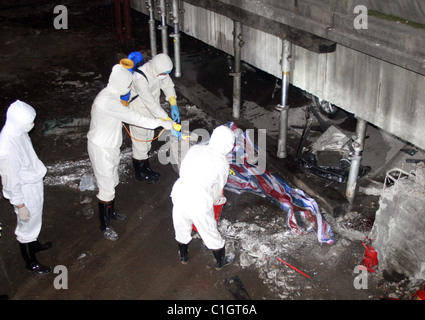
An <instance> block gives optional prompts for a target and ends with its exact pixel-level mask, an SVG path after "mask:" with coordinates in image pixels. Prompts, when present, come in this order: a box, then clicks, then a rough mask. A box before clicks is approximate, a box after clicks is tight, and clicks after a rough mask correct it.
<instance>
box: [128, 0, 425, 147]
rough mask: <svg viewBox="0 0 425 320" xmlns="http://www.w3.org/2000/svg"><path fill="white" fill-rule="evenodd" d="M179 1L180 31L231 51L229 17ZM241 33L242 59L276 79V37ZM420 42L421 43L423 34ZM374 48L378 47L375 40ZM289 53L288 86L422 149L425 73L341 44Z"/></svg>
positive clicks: (139, 5) (138, 4) (344, 4)
mask: <svg viewBox="0 0 425 320" xmlns="http://www.w3.org/2000/svg"><path fill="white" fill-rule="evenodd" d="M219 1H223V2H229V3H230V2H232V3H235V2H237V1H236V0H219ZM239 2H240V3H242V4H243V5H244V6H248V7H250V10H254V7H253V6H259V5H258V4H257V5H256V3H261V7H262V8H263V9H264V8H265V6H267V4H269V3H272V2H274V3H275V4H276V3H279V5H280V6H288V7H289V6H290V5H292V6H293V4H294V1H279V2H276V1H272V0H265V1H261V2H258V1H248V0H245V1H239ZM310 2H311V3H313V4H314V5H315V6H316V7H317V6H324V7H326V6H328V7H329V5H333V4H332V2H333V0H330V1H323V3H321V4H320V3H318V2H317V1H312V0H310ZM180 3H181V4H182V9H183V13H182V16H181V18H180V21H181V23H180V30H181V31H182V32H184V33H186V34H188V35H190V36H193V37H195V38H197V39H199V40H201V41H203V42H205V43H207V44H209V45H211V46H213V47H216V48H218V49H220V50H222V51H224V52H226V53H228V54H230V55H233V52H234V49H233V35H232V32H233V20H232V19H230V18H229V17H227V16H225V15H223V14H219V13H217V12H214V11H211V10H208V9H205V8H201V7H199V6H195V5H192V4H189V3H187V2H186V1H180ZM300 3H303V4H305V3H306V1H301V0H299V1H298V4H300ZM338 5H339V7H338V10H340V11H344V10H347V8H349V7H350V6H352V5H353V2H352V1H341V2H338ZM132 6H133V8H135V9H137V10H139V11H141V12H143V13H145V14H148V11H147V9H146V5H145V1H142V0H133V1H132ZM251 7H252V8H251ZM312 8H313V7H310V9H311V10H313V9H312ZM264 10H265V9H264ZM293 10H294V9H293ZM303 10H304V11H306V13H305V14H306V15H310V16H312V15H314V13H312V12H311V13H308V12H307V11H308V10H307V7H306V8H304V9H303ZM264 14H266V15H268V16H270V17H272V16H273V15H275V13H273V12H269V10H265V11H264ZM316 15H317V13H316ZM318 19H319V18H318ZM325 20H326V19H325ZM242 33H243V40H244V46H243V47H242V60H243V61H245V62H247V63H249V64H251V65H253V66H255V67H257V68H259V69H261V70H263V71H266V72H268V73H270V74H272V75H274V76H276V77H279V78H280V77H281V74H282V73H281V55H282V40H281V38H279V37H277V36H275V35H273V34H269V33H265V32H263V31H261V30H258V29H255V28H252V27H248V26H246V25H243V26H242ZM388 33H389V34H390V33H391V30H389V31H388ZM389 34H388V35H387V36H389ZM422 41H425V37H424V39H422ZM375 46H376V47H379V46H380V45H379V43H375ZM424 52H425V51H424ZM292 57H293V59H294V60H293V62H292V72H291V78H290V82H291V83H292V84H293V85H295V86H297V87H299V88H301V89H303V90H305V91H307V92H309V93H312V94H314V95H316V96H318V97H319V98H322V99H324V100H327V101H329V102H331V103H333V104H335V105H337V106H339V107H341V108H342V109H344V110H346V111H348V112H351V113H353V114H355V115H356V116H358V117H360V118H362V119H364V120H366V121H368V122H369V123H372V124H374V125H376V126H377V127H379V128H381V129H383V130H384V131H386V132H388V133H390V134H393V135H395V136H397V137H399V138H401V139H403V140H405V141H408V142H410V143H412V144H414V145H416V146H418V147H420V148H422V149H425V139H423V129H422V123H425V90H423V88H425V76H423V75H422V74H419V73H416V72H412V71H411V70H409V69H406V68H403V67H401V66H398V65H395V64H394V63H390V62H388V61H385V60H382V59H379V58H377V57H374V56H371V55H369V54H367V53H364V52H361V51H358V50H354V49H352V48H350V47H347V46H345V45H341V44H338V45H337V47H336V51H335V52H331V53H324V54H318V53H315V52H312V51H310V50H307V49H305V48H303V47H300V46H295V45H293V46H292ZM424 59H425V57H424ZM424 64H425V60H424ZM182 72H183V73H184V70H182ZM242 90H243V88H242Z"/></svg>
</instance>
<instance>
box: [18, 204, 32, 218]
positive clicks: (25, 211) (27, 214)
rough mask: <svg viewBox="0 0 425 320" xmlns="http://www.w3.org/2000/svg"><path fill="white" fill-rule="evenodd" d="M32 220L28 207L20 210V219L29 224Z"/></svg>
mask: <svg viewBox="0 0 425 320" xmlns="http://www.w3.org/2000/svg"><path fill="white" fill-rule="evenodd" d="M30 218H31V214H30V211H29V210H28V208H27V207H25V206H23V207H21V208H18V219H19V220H21V221H23V222H27V221H28V220H29V219H30Z"/></svg>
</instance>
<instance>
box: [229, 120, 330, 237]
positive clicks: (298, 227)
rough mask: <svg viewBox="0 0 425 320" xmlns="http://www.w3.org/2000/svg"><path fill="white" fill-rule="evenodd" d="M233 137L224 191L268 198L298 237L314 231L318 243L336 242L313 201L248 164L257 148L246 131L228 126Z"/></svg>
mask: <svg viewBox="0 0 425 320" xmlns="http://www.w3.org/2000/svg"><path fill="white" fill-rule="evenodd" d="M227 126H229V128H230V129H232V130H233V132H234V133H235V136H236V142H235V146H234V148H233V150H232V152H231V153H229V154H228V156H227V157H228V160H229V163H230V169H231V170H232V172H231V174H229V177H228V180H227V184H226V187H225V189H226V190H229V191H232V192H236V193H239V194H240V193H242V192H251V193H255V194H257V195H260V196H262V197H267V198H268V199H270V200H271V201H272V202H273V203H275V204H277V205H278V206H280V207H281V208H282V209H283V210H284V211H285V212H286V214H287V217H286V224H287V227H288V228H289V229H290V230H292V231H293V232H295V233H296V234H298V235H301V234H305V233H307V232H311V231H313V230H315V231H316V232H317V238H318V240H319V243H320V244H322V243H327V244H333V243H334V242H335V239H334V235H333V233H332V229H331V227H330V226H329V224H328V223H327V222H326V221H325V219H324V218H323V216H322V214H321V212H320V210H319V207H318V205H317V203H316V201H315V200H314V199H312V198H310V197H308V196H306V195H305V193H304V192H303V191H302V190H300V189H295V188H292V187H291V186H290V185H289V184H288V183H287V182H286V181H285V180H284V179H282V178H281V177H279V176H276V175H274V174H271V173H270V172H268V171H267V170H265V168H260V167H258V166H256V165H253V164H251V163H249V162H248V159H253V156H254V157H258V147H257V145H256V144H254V143H253V142H252V141H251V139H250V137H249V135H248V134H247V132H246V131H245V132H244V131H242V130H241V129H240V128H239V127H238V126H237V125H236V124H235V123H233V122H229V123H227Z"/></svg>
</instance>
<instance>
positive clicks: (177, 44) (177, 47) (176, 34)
mask: <svg viewBox="0 0 425 320" xmlns="http://www.w3.org/2000/svg"><path fill="white" fill-rule="evenodd" d="M179 23H180V20H179V0H173V24H174V33H173V34H171V35H170V37H172V38H173V42H174V75H175V76H176V77H177V78H178V77H181V68H180V32H179Z"/></svg>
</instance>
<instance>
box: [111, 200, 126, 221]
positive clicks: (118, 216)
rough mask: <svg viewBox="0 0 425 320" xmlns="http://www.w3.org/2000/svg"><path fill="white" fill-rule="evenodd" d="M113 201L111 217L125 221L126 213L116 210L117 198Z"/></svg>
mask: <svg viewBox="0 0 425 320" xmlns="http://www.w3.org/2000/svg"><path fill="white" fill-rule="evenodd" d="M111 202H112V213H111V218H112V219H113V220H117V221H125V220H126V219H127V216H126V215H125V214H120V213H118V212H117V211H116V210H115V200H112V201H111Z"/></svg>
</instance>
